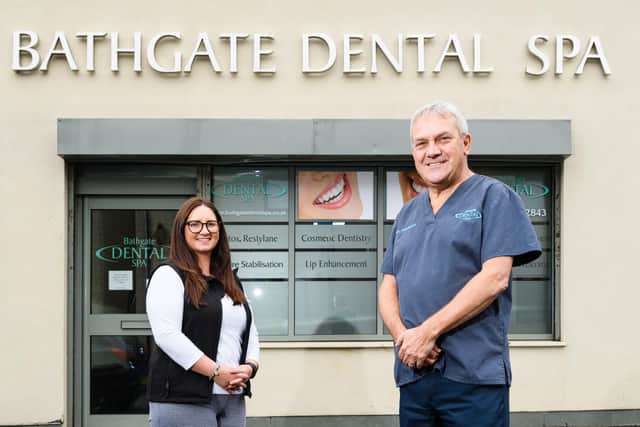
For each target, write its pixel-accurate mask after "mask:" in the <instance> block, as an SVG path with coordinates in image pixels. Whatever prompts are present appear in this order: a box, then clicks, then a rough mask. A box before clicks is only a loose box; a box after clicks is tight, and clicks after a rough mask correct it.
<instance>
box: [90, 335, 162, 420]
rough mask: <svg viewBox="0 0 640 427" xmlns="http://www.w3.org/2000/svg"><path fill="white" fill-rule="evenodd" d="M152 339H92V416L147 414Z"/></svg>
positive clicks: (127, 337)
mask: <svg viewBox="0 0 640 427" xmlns="http://www.w3.org/2000/svg"><path fill="white" fill-rule="evenodd" d="M154 345H155V344H154V343H153V338H152V337H151V336H118V335H109V336H92V337H91V377H90V381H91V384H90V389H91V391H90V395H91V403H90V406H91V413H92V414H146V413H148V412H149V408H148V398H147V375H148V369H149V354H150V352H151V351H152V347H153V346H154Z"/></svg>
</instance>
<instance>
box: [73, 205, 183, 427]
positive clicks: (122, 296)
mask: <svg viewBox="0 0 640 427" xmlns="http://www.w3.org/2000/svg"><path fill="white" fill-rule="evenodd" d="M184 200H186V198H181V197H135V198H133V197H111V198H106V197H86V198H84V199H83V201H82V208H81V211H82V225H81V229H82V236H81V245H82V249H81V253H82V261H81V264H82V274H81V278H82V279H81V282H82V310H81V313H82V319H81V321H82V326H81V330H82V344H81V346H82V356H81V358H80V364H81V368H80V369H81V372H82V375H81V381H82V386H81V390H82V393H81V396H82V397H81V398H82V408H83V410H82V418H83V419H82V423H81V425H85V426H89V427H96V426H114V425H126V426H148V423H149V422H148V411H149V410H148V401H147V394H146V388H147V370H148V362H149V356H150V354H151V352H152V351H153V346H154V342H153V337H152V336H151V329H150V328H149V323H148V321H147V316H146V314H145V312H146V310H145V294H146V284H147V278H148V275H149V273H150V272H151V271H152V270H153V268H154V267H155V266H157V265H158V264H160V263H162V262H163V261H165V260H166V259H167V258H168V257H169V245H170V239H171V227H172V224H173V219H174V217H175V214H176V212H177V209H178V207H179V206H180V204H181V203H182V202H183V201H184Z"/></svg>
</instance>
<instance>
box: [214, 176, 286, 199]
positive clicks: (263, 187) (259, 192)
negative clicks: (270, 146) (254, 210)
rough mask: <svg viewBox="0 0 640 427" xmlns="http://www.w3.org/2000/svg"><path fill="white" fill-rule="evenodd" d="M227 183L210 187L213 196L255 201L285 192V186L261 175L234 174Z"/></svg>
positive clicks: (284, 194)
mask: <svg viewBox="0 0 640 427" xmlns="http://www.w3.org/2000/svg"><path fill="white" fill-rule="evenodd" d="M232 179H233V181H232V182H229V183H219V184H215V185H214V186H213V188H212V189H211V194H212V195H213V196H214V197H222V198H225V199H228V198H235V199H238V200H240V201H242V202H245V203H247V202H249V203H252V202H255V201H256V200H257V199H258V198H260V197H264V198H277V197H283V196H286V194H287V186H286V185H285V184H279V183H275V182H271V181H266V182H265V180H264V177H263V176H261V175H260V176H256V175H254V176H235V177H233V178H232Z"/></svg>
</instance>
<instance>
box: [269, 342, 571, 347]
mask: <svg viewBox="0 0 640 427" xmlns="http://www.w3.org/2000/svg"><path fill="white" fill-rule="evenodd" d="M566 346H567V343H566V342H565V341H509V347H510V348H563V347H566ZM392 347H393V343H392V342H391V341H289V342H282V341H280V342H277V341H266V342H261V343H260V348H303V349H304V348H392Z"/></svg>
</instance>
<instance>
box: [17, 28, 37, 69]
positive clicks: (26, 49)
mask: <svg viewBox="0 0 640 427" xmlns="http://www.w3.org/2000/svg"><path fill="white" fill-rule="evenodd" d="M25 36H26V37H28V39H29V42H28V43H27V45H26V46H22V39H23V37H25ZM37 44H38V35H37V34H36V33H34V32H33V31H15V32H14V33H13V63H12V64H11V69H12V70H13V71H32V70H35V69H36V68H37V67H38V65H39V64H40V54H39V53H38V51H37V50H35V49H34V47H35V46H36V45H37ZM23 53H26V54H28V55H30V56H31V62H30V63H29V65H25V66H22V65H20V58H21V56H22V54H23Z"/></svg>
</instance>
